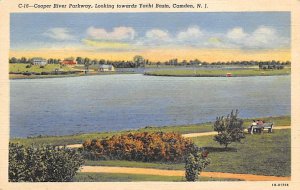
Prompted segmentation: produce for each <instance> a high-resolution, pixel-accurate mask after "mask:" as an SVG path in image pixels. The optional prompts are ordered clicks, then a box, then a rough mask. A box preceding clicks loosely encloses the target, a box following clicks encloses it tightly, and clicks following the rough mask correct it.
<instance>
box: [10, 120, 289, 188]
mask: <svg viewBox="0 0 300 190" xmlns="http://www.w3.org/2000/svg"><path fill="white" fill-rule="evenodd" d="M255 119H262V120H265V121H270V122H274V123H275V129H274V131H273V133H263V134H254V135H250V134H246V138H245V139H244V140H243V141H242V143H233V144H231V145H230V146H229V148H228V149H225V148H224V147H222V146H220V145H219V144H218V143H216V142H215V141H214V140H213V136H200V137H194V138H191V140H192V141H193V142H194V143H195V144H196V145H197V146H199V147H205V148H206V149H207V150H208V151H209V158H210V159H211V164H210V165H209V166H208V167H207V168H205V170H204V171H205V172H224V173H236V174H254V175H266V176H285V177H288V176H291V129H276V126H290V125H291V118H290V116H279V117H266V118H255ZM252 120H253V119H252V118H251V119H245V120H244V127H247V126H249V125H250V123H251V121H252ZM212 124H213V123H212V122H209V123H203V124H194V125H181V126H165V127H145V128H141V129H138V130H130V131H117V132H102V133H89V134H78V135H69V136H57V137H34V138H19V139H12V140H11V142H15V143H16V142H19V143H21V144H25V145H29V144H32V143H36V144H54V145H63V144H73V143H82V142H83V141H84V140H86V139H94V138H103V137H106V136H112V135H114V134H121V133H128V132H133V133H134V132H137V131H138V132H141V131H163V132H172V131H174V132H178V133H181V134H187V133H201V132H209V131H212ZM84 165H85V166H113V167H131V168H154V169H165V170H182V171H184V163H183V162H180V163H177V162H176V163H173V162H142V161H126V160H88V159H86V160H85V164H84ZM199 180H200V181H232V180H238V179H230V178H217V176H216V178H215V177H213V178H209V177H200V179H199ZM73 181H78V182H83V181H84V182H86V181H89V182H114V181H126V182H131V181H174V182H175V181H185V178H184V177H183V176H182V177H181V176H179V177H175V176H158V175H151V174H122V171H120V173H109V171H107V172H105V173H92V172H91V173H78V174H76V176H75V178H74V179H73Z"/></svg>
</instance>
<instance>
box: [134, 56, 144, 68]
mask: <svg viewBox="0 0 300 190" xmlns="http://www.w3.org/2000/svg"><path fill="white" fill-rule="evenodd" d="M144 61H145V60H144V58H143V57H142V56H140V55H136V56H134V57H133V62H134V63H135V64H136V66H140V65H141V64H144Z"/></svg>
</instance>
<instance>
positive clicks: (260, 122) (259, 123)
mask: <svg viewBox="0 0 300 190" xmlns="http://www.w3.org/2000/svg"><path fill="white" fill-rule="evenodd" d="M263 124H264V121H262V120H256V121H255V120H253V123H252V124H251V125H252V126H257V125H263Z"/></svg>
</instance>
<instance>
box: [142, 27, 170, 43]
mask: <svg viewBox="0 0 300 190" xmlns="http://www.w3.org/2000/svg"><path fill="white" fill-rule="evenodd" d="M145 37H146V38H147V39H148V40H153V41H169V40H170V35H169V32H168V31H164V30H159V29H152V30H149V31H147V32H146V36H145Z"/></svg>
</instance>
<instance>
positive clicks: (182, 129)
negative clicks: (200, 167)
mask: <svg viewBox="0 0 300 190" xmlns="http://www.w3.org/2000/svg"><path fill="white" fill-rule="evenodd" d="M260 119H263V120H265V121H272V122H274V123H275V125H277V126H279V125H280V126H284V125H290V123H291V117H290V116H278V117H267V118H260ZM244 121H245V122H244V126H245V127H246V126H249V125H250V123H251V121H252V119H245V120H244ZM143 131H148V132H153V131H162V132H177V133H180V134H186V133H201V132H210V131H213V128H212V122H209V123H203V124H191V125H179V126H165V127H155V126H153V127H151V126H150V127H145V128H141V129H138V130H127V131H116V132H101V133H87V134H76V135H66V136H49V137H44V136H42V137H32V138H14V139H11V142H14V143H17V142H18V143H21V144H24V145H30V144H33V143H35V144H53V145H68V144H77V143H83V142H84V141H85V140H86V139H95V138H105V137H109V136H112V135H118V134H121V133H128V132H143Z"/></svg>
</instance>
